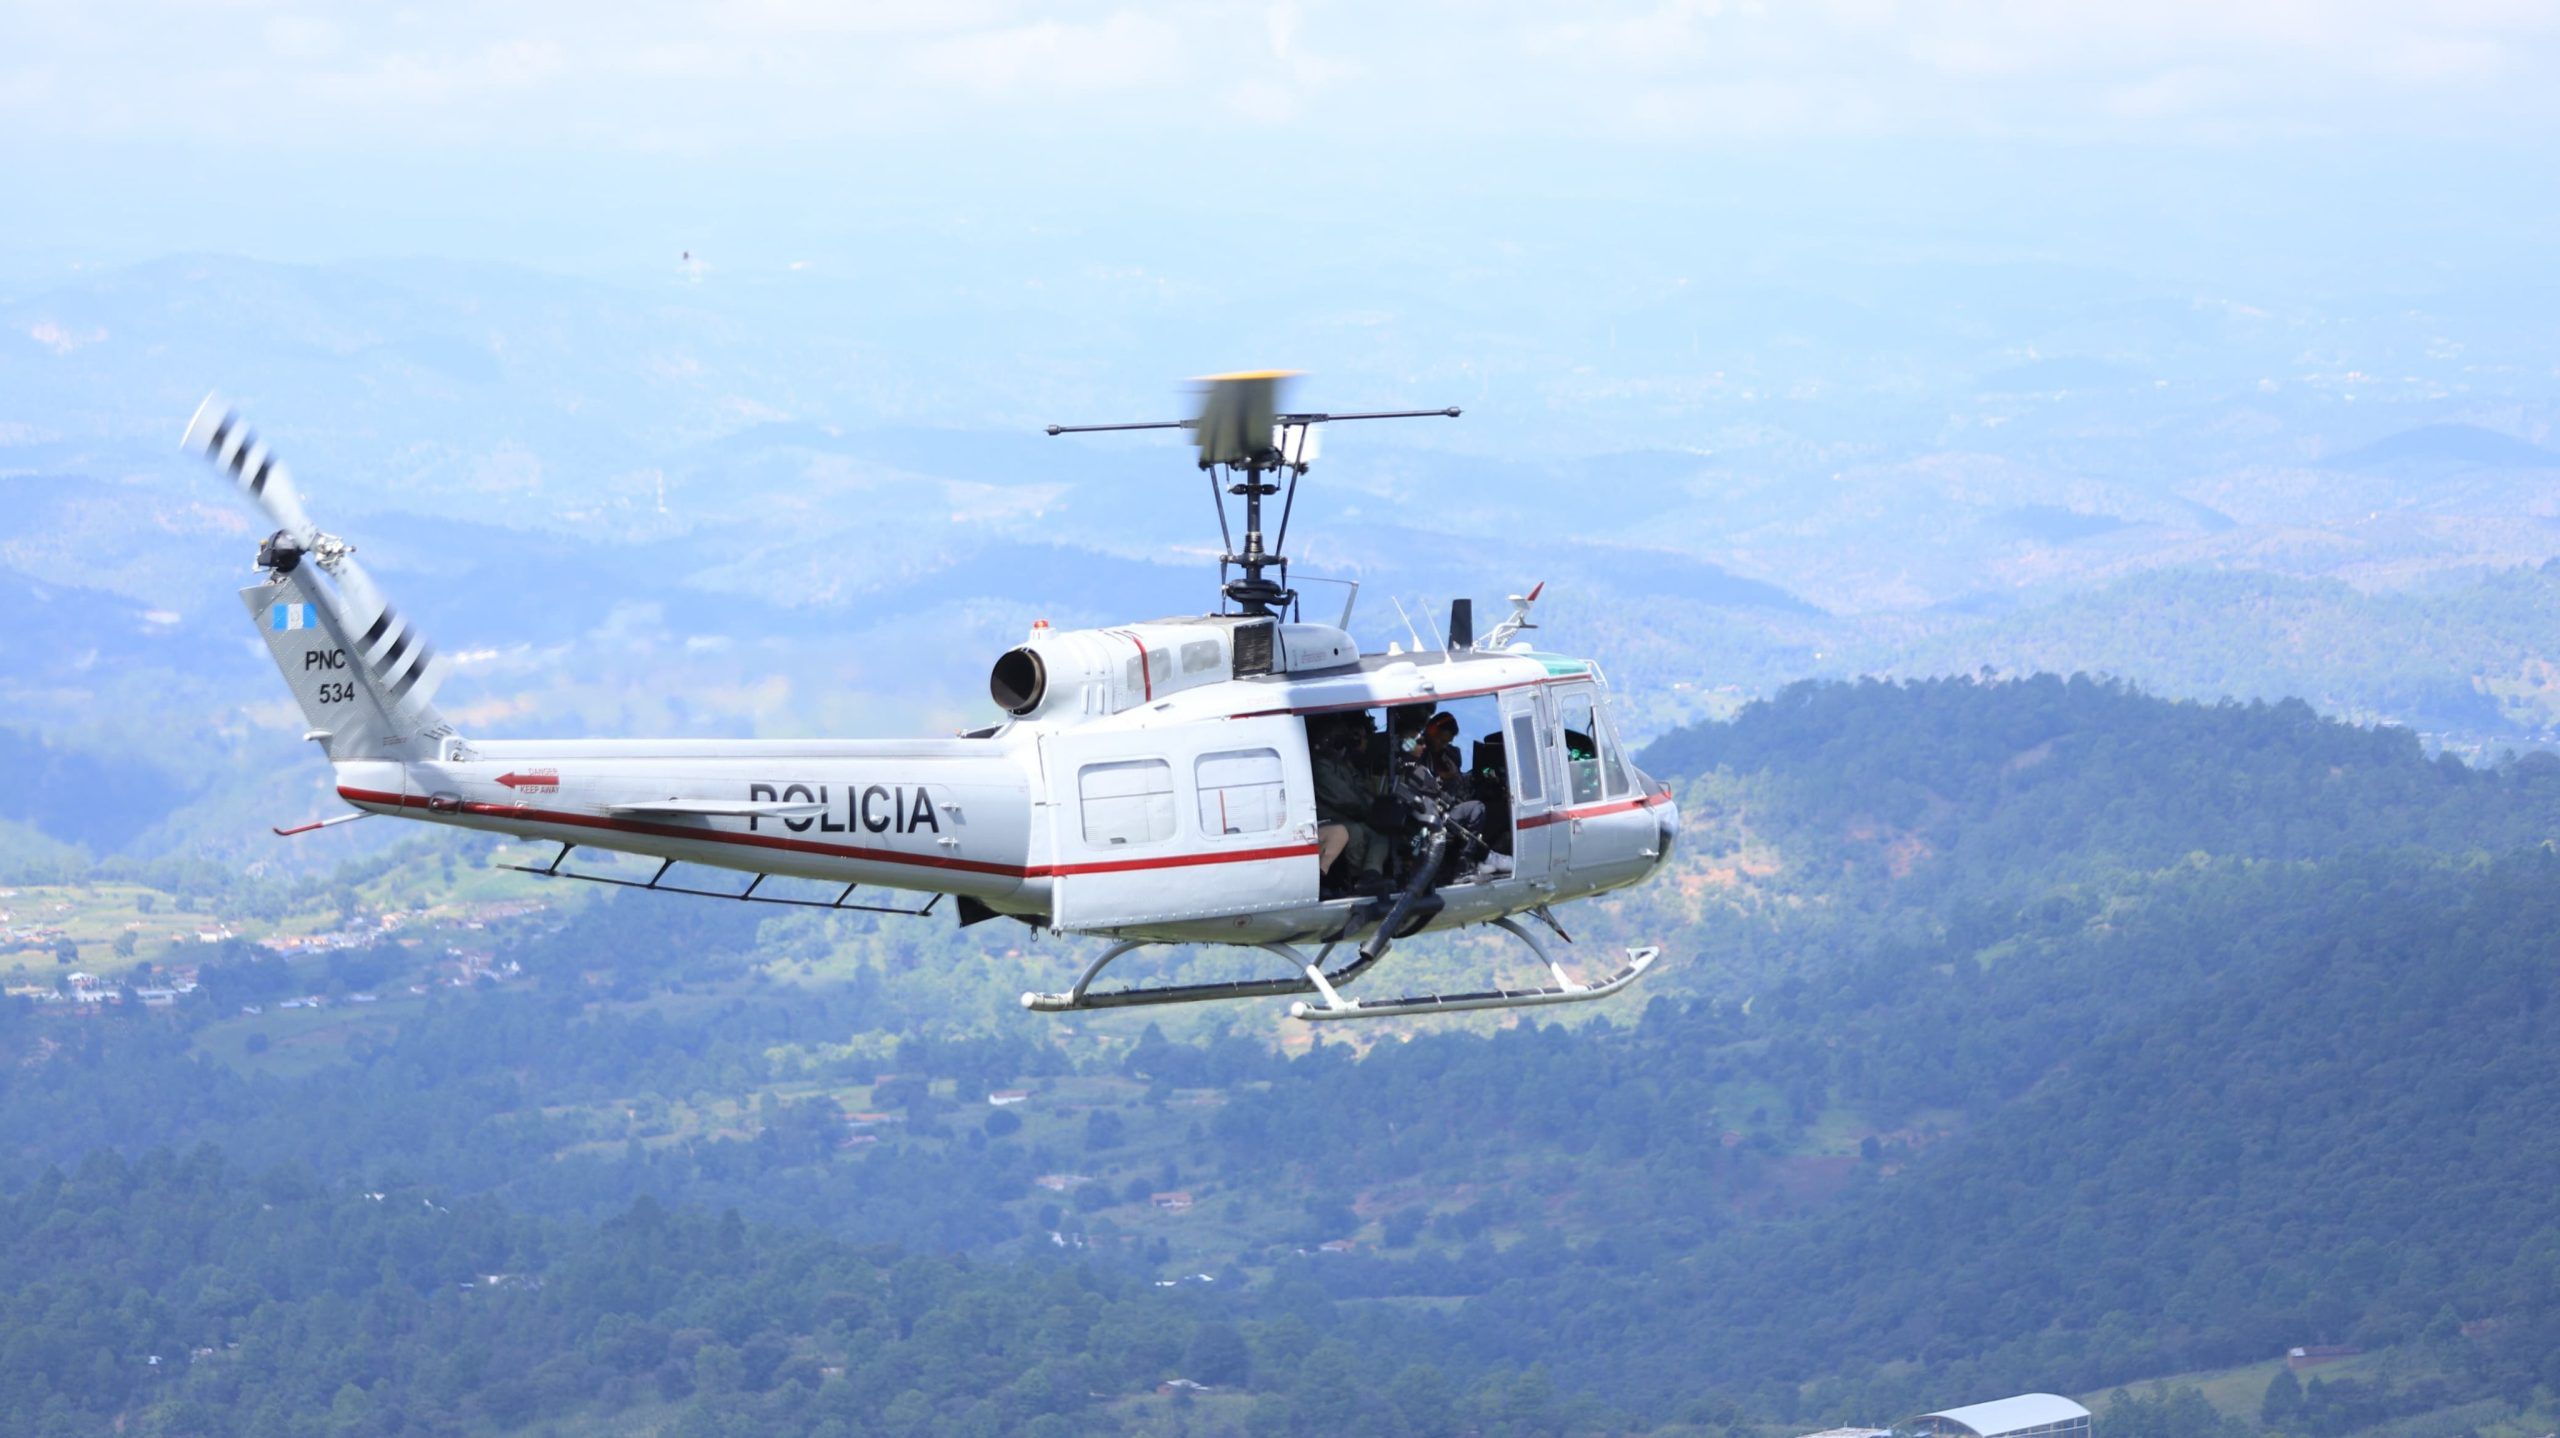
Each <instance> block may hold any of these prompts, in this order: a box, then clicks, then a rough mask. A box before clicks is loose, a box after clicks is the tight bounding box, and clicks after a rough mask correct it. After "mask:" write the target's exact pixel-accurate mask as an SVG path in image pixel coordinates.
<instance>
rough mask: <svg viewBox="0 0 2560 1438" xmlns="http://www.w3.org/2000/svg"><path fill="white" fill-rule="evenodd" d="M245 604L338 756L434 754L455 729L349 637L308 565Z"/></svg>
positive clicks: (274, 580) (259, 588)
mask: <svg viewBox="0 0 2560 1438" xmlns="http://www.w3.org/2000/svg"><path fill="white" fill-rule="evenodd" d="M240 601H241V603H243V604H244V605H246V606H248V610H249V619H250V622H251V623H253V624H255V625H257V626H258V633H259V636H260V637H261V638H263V639H265V640H266V643H267V653H268V655H269V656H270V657H272V658H273V659H274V660H275V662H276V668H277V669H278V670H279V671H281V672H282V673H283V675H284V682H285V685H286V687H288V688H290V689H291V690H293V699H294V702H295V703H296V704H298V705H300V706H301V708H302V718H303V722H304V723H305V724H307V725H309V726H310V728H309V731H308V734H309V737H310V738H313V739H316V740H318V741H319V742H320V744H321V746H322V747H323V748H325V749H326V750H327V751H328V754H329V757H330V758H331V759H332V760H346V759H412V758H432V757H433V756H434V754H435V750H436V745H437V742H438V741H439V740H441V739H443V738H444V737H445V736H446V735H448V734H451V733H452V732H453V729H452V726H450V725H448V724H446V723H445V722H444V717H443V716H442V715H440V714H438V713H437V712H436V710H435V706H433V705H431V704H428V703H426V702H424V701H422V700H412V699H410V698H409V697H408V696H406V695H403V694H401V693H400V692H398V686H397V681H396V680H392V681H387V680H386V679H385V677H384V672H383V671H382V670H381V669H380V668H379V667H377V666H376V665H375V664H374V663H373V662H372V661H371V660H369V659H367V658H366V657H365V655H364V653H363V652H362V650H361V649H360V647H359V646H358V645H357V644H354V643H350V642H349V640H350V636H349V635H348V633H347V629H346V622H345V616H344V614H343V612H342V610H341V609H340V607H339V605H338V603H337V600H336V597H335V596H334V595H332V594H331V593H330V592H329V589H328V587H327V586H326V585H324V584H321V583H319V582H316V581H315V580H314V579H313V578H312V571H311V569H310V567H309V566H307V565H297V566H296V567H294V568H292V569H290V570H286V571H284V572H283V573H279V574H273V575H271V576H270V577H269V578H268V579H267V581H266V582H265V583H263V584H253V585H251V586H249V587H248V588H246V589H243V590H241V591H240Z"/></svg>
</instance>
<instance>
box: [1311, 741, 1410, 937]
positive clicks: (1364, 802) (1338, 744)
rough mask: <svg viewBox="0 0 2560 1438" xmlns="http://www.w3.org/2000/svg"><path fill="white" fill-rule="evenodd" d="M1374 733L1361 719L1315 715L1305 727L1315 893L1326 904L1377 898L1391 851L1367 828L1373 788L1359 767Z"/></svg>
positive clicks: (1382, 837) (1383, 837)
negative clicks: (1315, 849) (1359, 897)
mask: <svg viewBox="0 0 2560 1438" xmlns="http://www.w3.org/2000/svg"><path fill="white" fill-rule="evenodd" d="M1377 737H1378V736H1377V732H1376V731H1375V730H1373V729H1372V728H1370V726H1369V721H1368V717H1367V716H1366V715H1362V714H1358V713H1352V714H1329V715H1319V716H1317V717H1316V718H1314V719H1311V720H1309V721H1308V723H1307V758H1308V761H1309V764H1310V766H1311V767H1312V769H1313V770H1314V775H1315V799H1316V839H1317V843H1318V844H1319V845H1320V848H1319V850H1318V854H1317V860H1316V862H1317V870H1318V873H1319V874H1320V875H1321V877H1320V879H1319V880H1318V883H1319V886H1320V887H1319V891H1320V892H1321V893H1322V895H1323V896H1324V897H1326V898H1339V897H1341V896H1343V895H1346V894H1358V893H1382V892H1384V891H1385V889H1386V882H1387V879H1386V874H1387V861H1388V859H1389V857H1390V856H1391V854H1392V853H1393V850H1394V847H1395V846H1394V845H1393V844H1392V843H1391V842H1390V841H1389V840H1388V838H1387V836H1386V835H1385V834H1383V833H1380V832H1379V831H1378V829H1377V828H1376V827H1375V826H1374V825H1373V824H1371V823H1370V819H1371V817H1372V816H1373V814H1374V812H1375V809H1376V805H1377V799H1378V788H1379V786H1378V783H1377V781H1376V779H1375V778H1374V777H1373V776H1372V774H1371V772H1370V771H1369V770H1368V769H1367V767H1366V766H1365V764H1364V763H1363V761H1364V760H1365V759H1366V758H1367V757H1368V754H1369V751H1370V750H1371V748H1372V747H1373V745H1374V743H1375V741H1376V739H1377Z"/></svg>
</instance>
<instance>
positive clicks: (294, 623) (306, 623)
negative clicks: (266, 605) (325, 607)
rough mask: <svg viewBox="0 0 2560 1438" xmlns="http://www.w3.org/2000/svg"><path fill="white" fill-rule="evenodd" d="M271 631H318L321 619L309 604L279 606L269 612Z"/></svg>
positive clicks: (268, 624)
mask: <svg viewBox="0 0 2560 1438" xmlns="http://www.w3.org/2000/svg"><path fill="white" fill-rule="evenodd" d="M267 627H268V628H270V629H317V628H319V627H320V618H319V616H318V615H317V614H315V613H313V612H312V606H310V605H308V604H278V605H275V606H274V607H272V608H270V609H269V610H268V611H267Z"/></svg>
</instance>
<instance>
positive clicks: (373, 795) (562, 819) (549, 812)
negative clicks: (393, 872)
mask: <svg viewBox="0 0 2560 1438" xmlns="http://www.w3.org/2000/svg"><path fill="white" fill-rule="evenodd" d="M338 797H339V798H341V799H344V800H346V801H347V802H348V803H350V804H379V805H385V806H388V807H391V808H395V809H425V808H429V807H431V806H430V805H429V804H428V802H427V801H426V800H425V799H424V798H421V797H419V796H416V795H410V794H387V793H384V792H383V791H381V790H379V789H350V788H347V787H346V786H344V785H340V786H339V788H338ZM454 812H457V813H463V814H476V815H479V816H481V817H484V818H491V819H512V820H515V821H517V822H519V823H526V824H554V825H559V826H561V827H564V828H572V829H602V830H604V831H606V832H608V833H615V834H646V835H649V836H651V837H653V838H660V839H690V840H707V841H709V842H711V843H715V844H736V845H739V846H741V847H744V848H750V849H779V850H782V851H784V852H786V853H793V854H823V855H825V856H827V857H828V858H833V859H853V860H856V861H859V862H863V863H873V864H912V865H914V866H916V867H918V868H925V869H945V870H953V871H957V872H959V873H964V874H1002V875H1005V876H1008V877H1011V878H1017V879H1048V878H1058V877H1062V876H1065V875H1070V874H1119V873H1128V872H1132V871H1135V870H1139V869H1187V868H1194V867H1197V866H1199V865H1202V864H1241V863H1246V862H1249V861H1251V860H1254V859H1296V858H1303V857H1306V856H1309V855H1312V854H1314V853H1316V852H1317V847H1316V846H1315V845H1313V844H1291V845H1286V846H1283V847H1279V848H1267V849H1232V850H1225V851H1221V852H1218V853H1210V854H1151V855H1148V856H1146V857H1144V858H1137V859H1098V860H1094V861H1092V862H1090V863H1082V864H1047V865H1043V866H1041V867H1038V868H1026V867H1025V866H1023V865H1020V864H994V863H988V862H986V861H984V860H980V859H954V858H947V857H945V856H943V855H940V854H910V853H906V852H903V851H901V850H897V849H866V848H859V847H856V846H854V845H851V844H829V843H825V842H823V841H820V840H817V839H793V838H788V837H786V836H784V835H781V834H739V833H733V832H731V831H728V830H725V829H695V828H688V827H684V826H681V825H676V824H653V823H648V822H646V821H643V820H638V819H613V818H607V817H605V816H604V815H601V814H573V813H567V812H564V811H562V810H557V809H533V808H527V807H525V806H523V805H520V804H479V803H465V804H463V805H462V807H461V808H460V809H458V810H456V811H454Z"/></svg>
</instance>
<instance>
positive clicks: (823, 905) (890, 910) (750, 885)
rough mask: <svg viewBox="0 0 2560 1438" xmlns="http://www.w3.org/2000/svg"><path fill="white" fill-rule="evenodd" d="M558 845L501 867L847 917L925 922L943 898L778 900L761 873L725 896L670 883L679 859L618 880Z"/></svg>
mask: <svg viewBox="0 0 2560 1438" xmlns="http://www.w3.org/2000/svg"><path fill="white" fill-rule="evenodd" d="M554 842H556V843H558V844H559V845H560V852H559V853H557V854H554V855H552V856H551V862H550V863H548V864H544V865H541V866H539V867H537V866H535V865H532V864H500V865H499V866H498V867H499V868H501V869H513V870H515V871H516V872H517V873H519V874H531V875H533V876H534V877H535V878H538V879H575V880H577V881H578V882H580V883H582V884H610V885H612V886H613V887H614V888H617V889H646V890H648V891H649V892H651V893H653V894H685V895H689V896H691V897H693V898H697V899H734V900H736V901H738V902H739V903H742V904H780V905H782V906H783V907H785V908H790V909H831V910H834V911H835V912H837V913H844V914H896V915H898V916H899V917H901V918H908V919H921V918H923V917H925V916H926V915H928V914H930V913H932V912H933V906H934V905H936V904H939V903H941V902H942V896H941V895H940V894H936V895H934V896H933V897H932V898H930V899H927V900H925V901H924V907H923V908H920V909H902V908H897V907H894V906H892V905H888V904H853V903H847V902H846V900H848V899H851V898H852V897H853V891H854V890H855V889H857V888H859V887H861V886H860V885H858V884H847V885H845V886H844V892H842V893H840V894H838V895H836V896H835V897H834V898H833V899H778V898H775V897H773V896H772V895H770V894H759V893H757V892H756V890H757V889H758V888H760V887H762V886H763V884H764V881H765V880H767V879H769V878H772V877H773V876H772V875H771V874H766V873H761V872H759V873H757V874H756V876H755V877H754V878H752V879H749V880H748V881H747V887H746V888H745V889H743V890H741V891H739V892H737V893H734V894H731V893H724V892H722V891H721V890H718V889H693V888H687V887H686V886H684V885H682V884H670V883H667V882H666V877H667V871H668V870H669V869H672V868H674V867H675V866H676V865H677V864H678V863H679V862H681V861H679V860H675V859H661V860H659V861H658V872H656V873H654V874H651V875H650V876H649V877H648V878H647V879H645V880H642V879H616V878H612V877H610V876H608V875H604V874H581V873H579V872H578V871H576V870H575V869H563V868H561V867H560V864H561V862H562V861H563V860H565V859H567V858H568V857H569V851H570V850H572V849H574V848H576V847H578V846H577V845H575V844H572V843H569V842H567V841H565V840H555V841H554Z"/></svg>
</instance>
